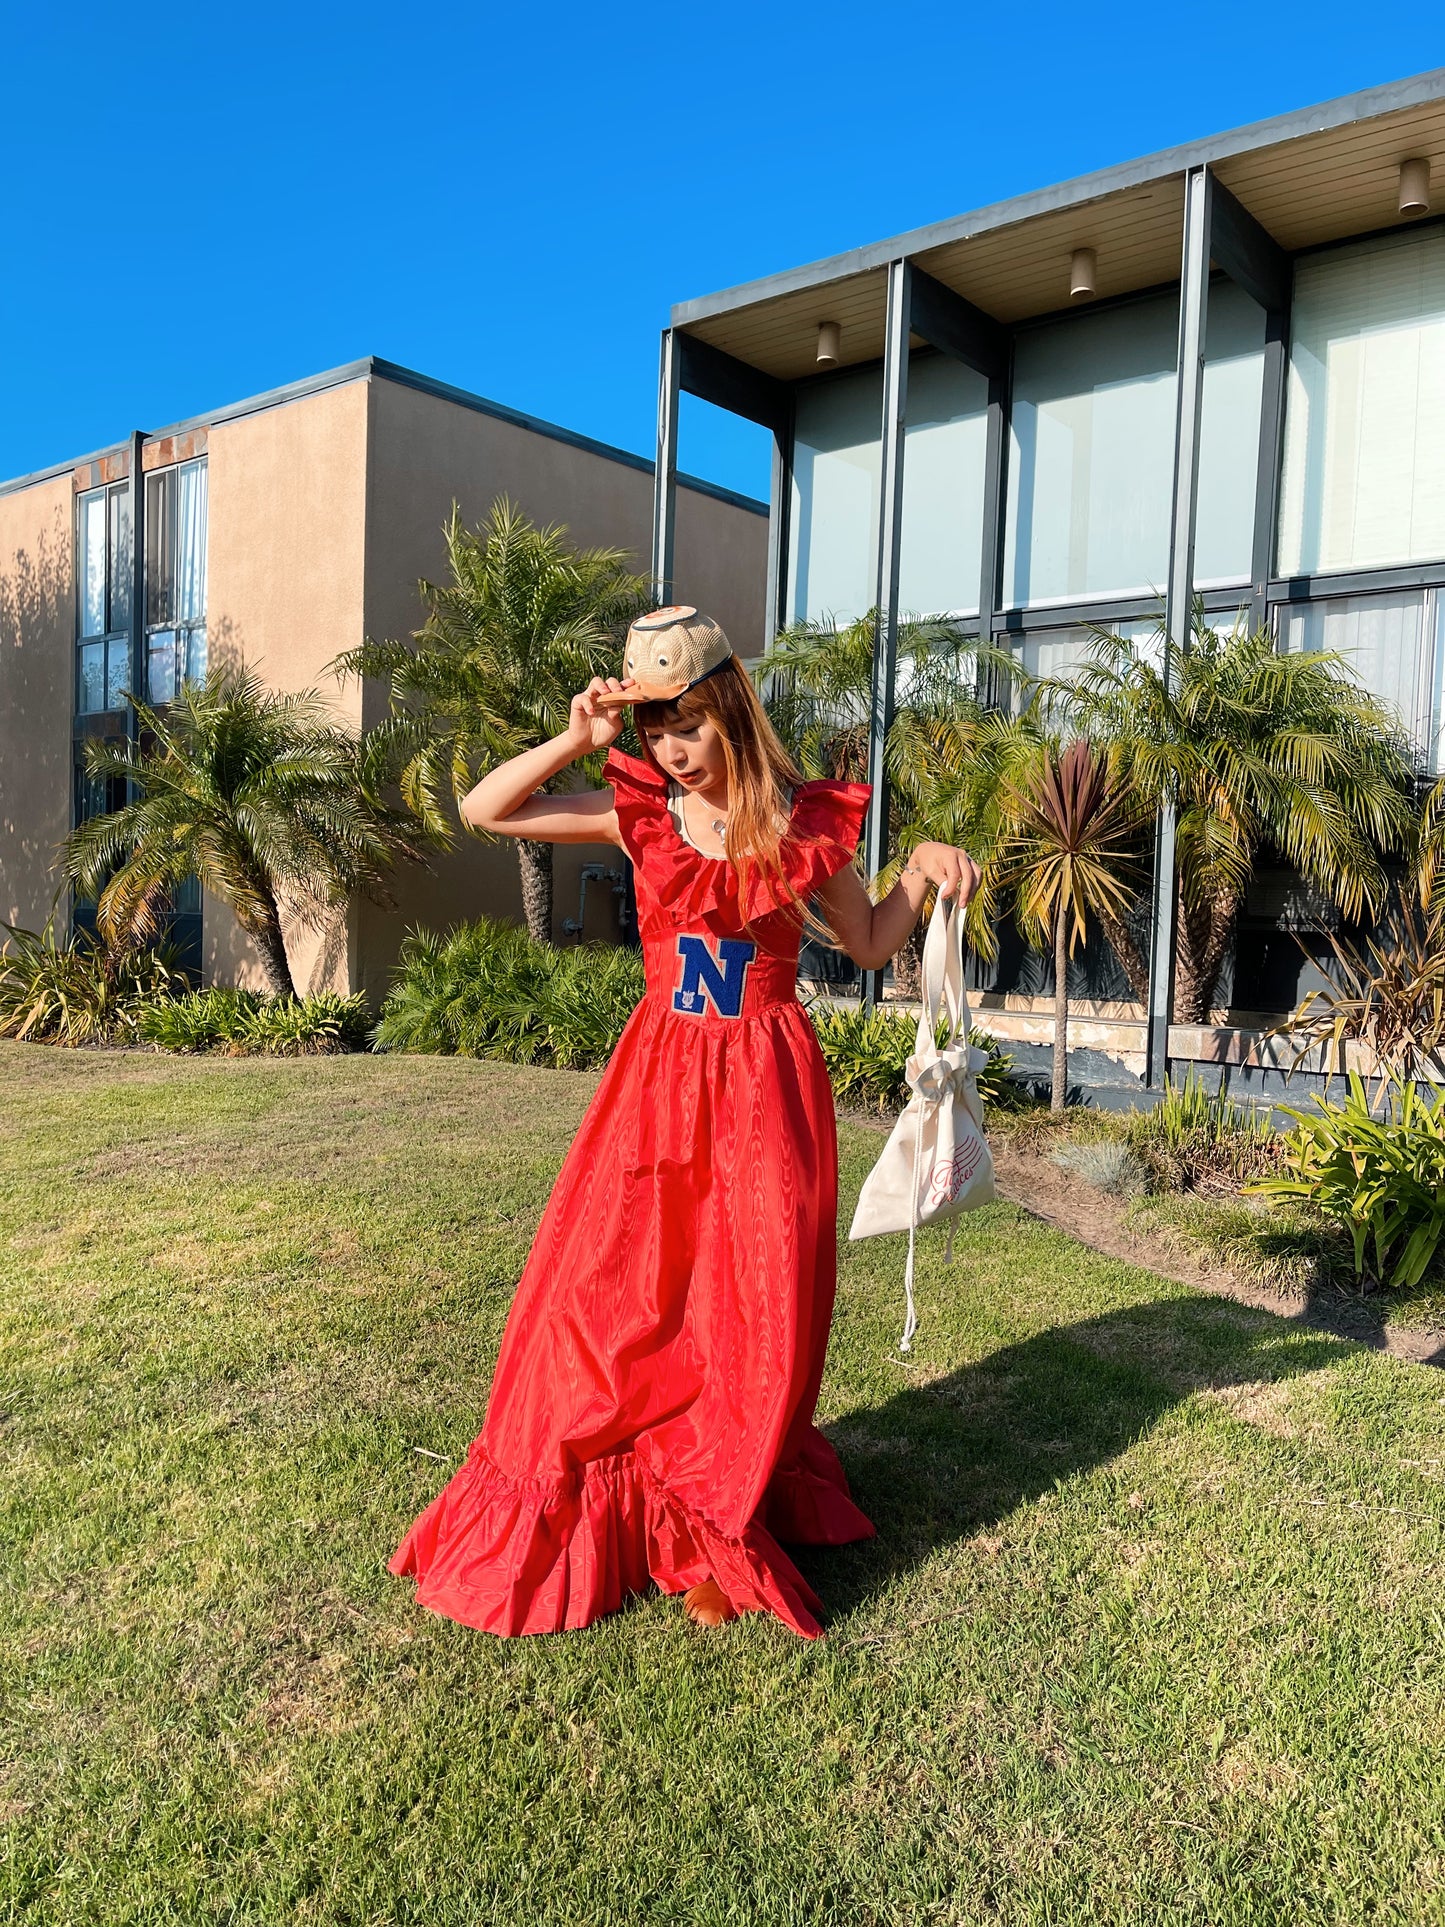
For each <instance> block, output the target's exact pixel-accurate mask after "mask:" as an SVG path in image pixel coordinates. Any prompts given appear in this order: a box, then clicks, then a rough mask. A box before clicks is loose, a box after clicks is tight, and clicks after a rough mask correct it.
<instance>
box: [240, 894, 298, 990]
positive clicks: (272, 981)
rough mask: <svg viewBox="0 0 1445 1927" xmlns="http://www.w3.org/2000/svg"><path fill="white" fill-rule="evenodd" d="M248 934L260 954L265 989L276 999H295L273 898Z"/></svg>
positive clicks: (288, 960)
mask: <svg viewBox="0 0 1445 1927" xmlns="http://www.w3.org/2000/svg"><path fill="white" fill-rule="evenodd" d="M250 934H251V936H252V937H254V938H255V941H256V948H257V949H258V950H259V951H260V953H261V968H262V969H263V970H264V971H265V973H266V984H267V988H268V989H270V990H272V991H274V992H275V994H276V995H277V996H278V997H297V996H299V995H300V993H299V991H298V990H297V988H296V983H295V979H294V978H293V977H292V975H291V961H290V959H289V958H288V957H287V955H286V939H285V937H284V936H283V935H282V934H281V915H280V912H279V911H278V910H277V908H276V901H275V898H274V897H272V898H270V899H269V911H268V913H267V914H264V915H263V916H262V917H261V918H260V919H259V920H258V921H257V922H256V923H253V924H252V925H251V926H250Z"/></svg>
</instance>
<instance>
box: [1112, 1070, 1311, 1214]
mask: <svg viewBox="0 0 1445 1927" xmlns="http://www.w3.org/2000/svg"><path fill="white" fill-rule="evenodd" d="M1129 1142H1130V1143H1131V1144H1132V1146H1133V1147H1134V1149H1135V1151H1136V1152H1137V1153H1138V1154H1139V1155H1140V1156H1141V1157H1142V1158H1143V1160H1144V1161H1145V1163H1146V1164H1148V1165H1149V1167H1150V1168H1151V1169H1152V1170H1153V1172H1154V1173H1155V1175H1156V1176H1157V1177H1158V1178H1159V1180H1160V1182H1161V1183H1162V1184H1163V1185H1164V1186H1166V1187H1167V1188H1168V1189H1170V1190H1180V1191H1192V1190H1196V1189H1205V1190H1211V1189H1212V1190H1238V1188H1239V1187H1240V1185H1242V1184H1245V1183H1247V1182H1248V1181H1249V1180H1250V1179H1251V1178H1256V1177H1259V1176H1261V1175H1262V1174H1263V1173H1264V1172H1265V1171H1267V1170H1269V1169H1270V1167H1271V1166H1272V1165H1273V1164H1274V1162H1275V1160H1276V1159H1277V1157H1278V1155H1279V1139H1278V1137H1277V1136H1276V1134H1275V1131H1274V1127H1273V1126H1272V1124H1271V1123H1270V1120H1269V1117H1268V1116H1267V1115H1266V1114H1264V1113H1261V1112H1259V1111H1256V1110H1255V1109H1254V1108H1253V1106H1252V1105H1248V1104H1241V1103H1239V1102H1238V1101H1237V1100H1236V1099H1235V1098H1232V1097H1230V1096H1228V1095H1227V1094H1226V1093H1225V1092H1224V1091H1222V1090H1209V1089H1207V1088H1206V1087H1205V1086H1204V1085H1203V1084H1202V1083H1200V1081H1199V1079H1198V1078H1197V1077H1196V1075H1195V1073H1194V1072H1193V1071H1192V1070H1191V1071H1190V1072H1189V1073H1188V1075H1187V1076H1186V1077H1185V1080H1184V1082H1183V1083H1182V1084H1176V1083H1174V1082H1173V1080H1172V1079H1171V1080H1170V1081H1169V1082H1168V1083H1167V1084H1166V1085H1165V1087H1164V1094H1163V1096H1162V1097H1161V1099H1160V1101H1159V1103H1158V1104H1157V1105H1156V1106H1155V1107H1154V1109H1153V1110H1152V1111H1138V1112H1135V1113H1134V1114H1133V1116H1131V1118H1130V1120H1129Z"/></svg>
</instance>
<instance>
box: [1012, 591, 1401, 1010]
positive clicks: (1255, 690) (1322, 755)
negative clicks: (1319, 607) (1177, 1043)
mask: <svg viewBox="0 0 1445 1927" xmlns="http://www.w3.org/2000/svg"><path fill="white" fill-rule="evenodd" d="M1091 652H1092V660H1091V661H1090V662H1089V663H1088V664H1087V665H1086V666H1085V667H1084V668H1082V669H1080V670H1077V671H1075V672H1074V674H1073V675H1072V676H1070V677H1067V678H1060V679H1056V680H1054V681H1053V682H1051V683H1048V684H1046V685H1044V687H1045V689H1046V691H1047V693H1048V694H1049V696H1050V697H1052V698H1055V699H1058V700H1061V701H1062V702H1063V703H1064V705H1065V713H1066V714H1067V715H1068V717H1069V719H1070V722H1071V725H1072V726H1073V727H1074V728H1077V729H1078V730H1079V731H1080V732H1081V733H1083V734H1087V735H1088V736H1090V737H1092V738H1093V739H1094V740H1095V741H1096V742H1107V743H1109V744H1110V745H1111V746H1113V747H1114V748H1115V749H1116V750H1117V752H1118V754H1119V756H1120V758H1121V768H1122V769H1124V770H1126V771H1127V774H1128V776H1129V778H1130V779H1131V780H1132V782H1133V783H1134V784H1135V785H1136V786H1137V788H1138V790H1139V792H1140V794H1141V795H1142V796H1143V797H1144V799H1145V800H1146V801H1147V803H1148V804H1149V806H1150V807H1151V808H1155V809H1157V808H1158V807H1159V806H1160V805H1162V804H1164V803H1165V802H1169V803H1172V804H1173V806H1174V809H1175V811H1176V860H1177V873H1178V897H1177V906H1176V963H1175V980H1174V1000H1175V1014H1176V1015H1177V1016H1178V1018H1179V1019H1180V1021H1181V1022H1183V1023H1203V1022H1206V1021H1207V1019H1208V1014H1209V1010H1210V1006H1211V1004H1212V1003H1213V1001H1214V994H1215V990H1216V988H1217V986H1218V983H1219V975H1220V971H1221V970H1222V968H1223V965H1224V961H1225V958H1226V957H1227V956H1228V954H1229V952H1230V950H1231V948H1232V946H1233V943H1234V938H1235V931H1236V927H1237V925H1238V921H1239V913H1240V909H1241V907H1242V905H1243V902H1244V894H1245V890H1246V888H1247V886H1248V883H1249V879H1250V874H1251V872H1252V870H1253V868H1254V865H1255V863H1256V861H1257V859H1258V857H1259V855H1260V853H1261V851H1262V850H1263V849H1265V848H1266V847H1272V848H1274V849H1276V850H1278V851H1279V852H1280V854H1281V855H1282V856H1283V857H1284V858H1285V859H1286V860H1287V861H1288V862H1289V863H1291V864H1293V865H1294V867H1295V868H1296V869H1297V870H1298V871H1299V872H1300V874H1301V875H1302V876H1303V877H1305V878H1306V879H1307V881H1309V882H1310V883H1312V884H1313V885H1314V886H1315V887H1316V888H1318V889H1320V890H1321V891H1323V892H1324V893H1325V895H1326V896H1327V897H1328V898H1329V899H1330V900H1331V901H1332V902H1333V903H1335V904H1336V905H1337V906H1338V907H1339V909H1340V910H1342V911H1343V912H1344V914H1345V915H1346V916H1348V917H1351V918H1355V917H1359V916H1360V915H1361V914H1362V913H1363V912H1364V910H1365V909H1366V908H1367V907H1377V906H1378V905H1379V904H1381V903H1382V902H1383V900H1384V896H1385V891H1386V876H1385V869H1384V865H1383V863H1382V860H1381V858H1382V853H1384V852H1388V851H1391V850H1394V849H1399V848H1401V847H1402V846H1404V844H1405V843H1406V842H1407V840H1408V838H1409V834H1410V828H1411V818H1412V815H1413V805H1412V793H1413V792H1412V785H1413V766H1412V762H1411V757H1410V752H1409V749H1408V746H1407V744H1406V742H1405V740H1404V738H1403V736H1402V734H1401V732H1400V730H1399V727H1398V724H1397V723H1396V721H1395V720H1394V718H1393V716H1392V715H1391V713H1390V711H1389V710H1388V709H1387V708H1386V707H1385V706H1384V705H1383V704H1382V703H1380V702H1378V701H1377V700H1376V699H1375V697H1373V696H1371V695H1369V694H1368V693H1367V692H1366V691H1365V690H1364V689H1362V688H1361V687H1360V685H1359V684H1358V683H1357V682H1355V681H1354V680H1353V678H1352V677H1351V676H1350V675H1349V674H1348V672H1347V671H1346V669H1345V668H1344V665H1343V664H1342V663H1341V661H1340V658H1339V657H1338V656H1333V655H1327V654H1323V653H1321V654H1301V655H1281V654H1279V653H1278V652H1277V650H1276V648H1275V645H1274V641H1273V639H1272V638H1271V637H1270V635H1269V634H1268V632H1267V631H1260V632H1259V633H1258V634H1254V635H1251V634H1249V633H1248V632H1247V631H1245V630H1243V629H1237V630H1236V631H1234V632H1233V633H1232V634H1230V635H1226V636H1221V635H1218V634H1217V633H1216V632H1215V631H1214V630H1213V629H1211V628H1210V627H1209V626H1208V625H1207V623H1206V621H1205V619H1204V612H1203V607H1202V605H1201V606H1199V607H1197V608H1196V609H1195V611H1194V619H1193V638H1192V647H1191V648H1190V649H1189V650H1188V651H1187V652H1186V653H1185V654H1184V655H1183V656H1182V658H1181V659H1180V660H1179V661H1178V662H1177V663H1176V665H1175V669H1174V674H1173V676H1172V677H1171V678H1170V680H1169V682H1168V683H1166V681H1165V679H1164V676H1163V675H1162V674H1161V672H1160V669H1159V667H1158V666H1157V664H1156V663H1155V662H1153V661H1151V660H1150V659H1149V658H1148V656H1147V655H1145V654H1140V653H1136V650H1135V647H1134V645H1133V644H1131V643H1130V642H1129V641H1128V640H1127V639H1125V638H1122V637H1119V636H1115V635H1112V634H1110V633H1109V632H1107V631H1104V630H1096V631H1095V632H1094V639H1093V642H1092V645H1091ZM1106 934H1107V935H1108V937H1109V940H1110V942H1111V944H1112V945H1113V947H1114V949H1115V950H1116V952H1117V953H1118V957H1119V962H1120V964H1121V965H1122V967H1123V969H1124V971H1125V974H1126V975H1127V977H1128V979H1129V982H1130V985H1131V987H1132V988H1133V990H1134V993H1135V995H1136V996H1137V997H1139V998H1140V999H1141V1000H1143V999H1145V998H1146V997H1147V994H1148V966H1147V962H1146V959H1145V958H1144V956H1143V954H1142V952H1141V951H1140V949H1139V947H1138V945H1137V944H1136V943H1135V942H1134V940H1133V938H1132V936H1131V935H1130V933H1129V931H1128V929H1127V926H1126V925H1125V924H1124V923H1123V922H1122V920H1120V921H1119V922H1117V923H1115V924H1113V925H1112V927H1110V928H1109V929H1108V930H1107V932H1106Z"/></svg>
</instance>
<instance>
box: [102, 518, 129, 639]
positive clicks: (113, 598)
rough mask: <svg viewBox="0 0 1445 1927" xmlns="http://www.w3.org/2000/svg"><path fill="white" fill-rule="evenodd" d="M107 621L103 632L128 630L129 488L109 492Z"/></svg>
mask: <svg viewBox="0 0 1445 1927" xmlns="http://www.w3.org/2000/svg"><path fill="white" fill-rule="evenodd" d="M109 493H110V503H109V516H108V528H109V540H110V571H109V573H110V621H109V622H108V624H107V625H106V626H107V629H108V630H109V631H110V632H111V633H114V631H115V630H117V629H129V627H130V578H131V554H130V487H129V485H128V484H127V486H126V487H125V488H113V489H111V490H110V491H109Z"/></svg>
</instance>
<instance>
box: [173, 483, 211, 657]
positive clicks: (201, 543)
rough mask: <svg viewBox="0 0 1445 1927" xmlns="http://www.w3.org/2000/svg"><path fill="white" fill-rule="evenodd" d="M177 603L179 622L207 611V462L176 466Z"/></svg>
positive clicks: (195, 619)
mask: <svg viewBox="0 0 1445 1927" xmlns="http://www.w3.org/2000/svg"><path fill="white" fill-rule="evenodd" d="M175 604H176V620H177V622H197V621H200V620H202V619H203V618H204V617H205V613H206V464H205V463H204V462H183V463H182V464H181V466H180V467H179V468H178V469H177V470H176V561H175Z"/></svg>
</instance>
